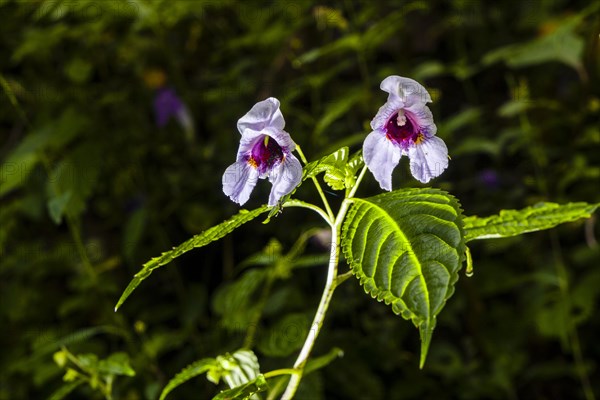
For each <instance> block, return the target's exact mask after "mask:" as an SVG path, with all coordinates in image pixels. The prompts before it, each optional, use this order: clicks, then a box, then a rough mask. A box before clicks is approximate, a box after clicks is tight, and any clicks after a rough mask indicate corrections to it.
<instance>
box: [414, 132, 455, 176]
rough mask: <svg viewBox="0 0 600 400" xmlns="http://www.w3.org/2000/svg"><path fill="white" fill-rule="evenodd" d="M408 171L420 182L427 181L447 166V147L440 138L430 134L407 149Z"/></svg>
mask: <svg viewBox="0 0 600 400" xmlns="http://www.w3.org/2000/svg"><path fill="white" fill-rule="evenodd" d="M408 157H409V158H410V172H411V173H412V175H413V176H414V177H415V178H416V179H417V180H418V181H420V182H422V183H427V182H429V181H430V180H431V178H435V177H436V176H439V175H440V174H441V173H442V172H444V170H445V169H446V168H447V167H448V148H447V147H446V144H445V143H444V141H443V140H442V139H440V138H439V137H437V136H432V137H430V138H428V139H424V141H423V142H421V143H420V144H416V145H414V146H412V147H410V148H409V149H408Z"/></svg>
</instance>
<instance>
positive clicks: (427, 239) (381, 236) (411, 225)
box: [342, 189, 465, 367]
mask: <svg viewBox="0 0 600 400" xmlns="http://www.w3.org/2000/svg"><path fill="white" fill-rule="evenodd" d="M353 202H354V204H353V205H352V207H351V208H350V210H349V212H348V215H347V217H346V220H345V222H344V226H343V232H342V247H343V251H344V254H345V256H346V259H347V260H348V263H349V264H350V267H351V268H352V272H353V273H354V275H355V276H356V277H357V278H358V279H359V280H360V283H361V284H362V285H363V286H364V289H365V291H366V292H367V293H369V294H370V295H371V296H372V297H374V298H377V300H379V301H385V303H386V304H389V305H391V306H392V310H393V311H394V312H395V313H396V314H399V315H402V317H404V318H405V319H410V320H412V321H413V323H414V324H415V326H416V327H417V328H419V331H420V334H421V362H420V364H421V367H422V366H423V363H424V361H425V357H426V355H427V349H428V347H429V342H430V340H431V335H432V332H433V329H434V327H435V318H436V315H437V314H438V313H439V312H440V310H441V309H442V308H443V306H444V304H445V302H446V299H448V298H449V297H450V296H451V295H452V293H453V291H454V283H455V282H456V280H457V279H458V270H459V268H460V265H461V262H462V260H463V257H464V254H465V244H464V238H463V233H462V221H461V209H460V205H459V203H458V201H457V200H456V199H455V198H454V197H452V196H451V195H449V194H448V193H446V192H443V191H441V190H437V189H403V190H396V191H394V192H390V193H385V194H381V195H378V196H374V197H370V198H366V199H353Z"/></svg>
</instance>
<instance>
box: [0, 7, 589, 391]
mask: <svg viewBox="0 0 600 400" xmlns="http://www.w3.org/2000/svg"><path fill="white" fill-rule="evenodd" d="M598 4H600V3H598V2H590V1H589V0H573V1H566V0H557V1H543V2H533V1H526V2H514V1H507V0H500V1H497V2H490V3H487V2H485V3H484V2H474V1H464V0H451V1H440V0H433V1H429V2H423V1H420V0H408V1H406V2H401V3H400V2H391V1H389V2H352V1H349V2H336V3H335V4H334V3H330V4H328V5H324V4H323V2H316V1H312V0H309V1H298V2H272V1H250V2H235V1H231V0H224V1H180V0H175V1H174V0H152V1H97V0H78V1H70V0H56V1H55V0H35V1H18V0H0V59H1V60H2V62H1V64H2V66H1V67H0V69H1V71H0V125H1V126H2V134H0V159H1V160H2V161H1V162H0V294H1V295H0V297H1V299H0V326H2V328H3V332H4V334H3V335H0V348H1V349H2V351H0V371H1V373H0V400H13V399H44V398H49V397H50V396H52V395H53V394H54V393H59V394H60V393H63V394H62V395H61V396H65V395H66V391H68V390H69V387H70V385H71V384H76V383H77V382H78V381H77V380H75V381H72V382H63V381H62V376H64V375H65V374H66V371H65V370H64V369H62V368H60V367H58V366H57V364H56V363H55V362H54V361H53V357H52V355H53V353H54V352H57V351H58V350H60V348H61V346H66V347H68V348H69V351H71V352H72V353H73V354H96V355H97V357H98V358H99V359H104V358H105V357H106V356H107V355H109V354H111V353H112V352H126V353H127V354H129V356H130V358H131V367H132V368H133V369H134V370H135V371H136V376H135V377H129V376H119V377H117V378H116V379H115V381H114V382H113V393H112V394H113V399H114V400H120V399H156V398H158V397H159V395H160V391H161V389H162V386H163V385H164V384H165V383H166V382H165V381H164V377H170V376H172V375H174V373H175V372H176V371H180V370H181V369H182V368H183V367H185V366H186V365H189V364H191V363H192V362H193V361H194V360H200V359H204V358H207V357H214V356H215V354H224V353H225V352H227V351H231V350H232V349H237V348H240V347H241V346H242V345H243V342H246V341H248V343H251V344H250V345H249V348H252V349H253V350H254V351H256V352H257V354H258V355H259V357H260V360H261V367H262V368H263V369H265V368H266V369H267V370H269V369H270V368H273V367H276V368H278V367H279V366H281V365H283V364H286V365H288V360H290V359H289V358H286V359H281V358H276V357H271V356H267V355H265V354H263V353H261V351H260V349H259V348H258V347H259V345H260V346H262V343H261V339H262V338H263V335H265V336H268V335H270V334H271V332H273V330H272V328H273V327H274V326H276V325H278V324H279V322H280V321H283V320H285V318H286V317H287V316H288V315H302V314H304V315H306V316H308V317H310V316H311V315H312V314H313V313H314V307H315V305H316V304H317V303H318V301H319V298H320V296H321V288H322V283H323V279H324V266H325V265H327V263H328V260H329V255H328V254H324V251H326V250H327V248H328V247H329V242H330V237H329V236H328V235H327V232H326V231H325V230H321V231H320V232H316V233H314V236H310V237H309V238H308V239H307V241H306V246H304V247H303V248H301V250H299V252H298V253H297V254H296V256H295V257H293V258H288V257H287V254H288V253H290V252H291V247H290V246H292V247H293V245H292V244H293V243H294V241H295V240H296V239H297V238H298V236H299V235H301V234H302V233H304V232H307V231H308V230H310V228H312V227H314V226H315V224H319V223H320V222H318V220H317V218H318V217H317V216H316V215H315V214H313V213H310V212H309V213H308V214H307V213H305V212H304V211H305V210H299V209H294V210H288V209H286V210H285V211H286V212H285V213H282V214H279V213H280V211H281V208H279V207H273V208H272V210H271V213H272V214H271V213H269V214H271V216H272V217H275V215H277V217H276V218H272V221H273V222H276V223H273V224H270V225H269V226H268V232H267V229H266V228H267V227H265V226H263V225H260V224H252V227H251V229H250V227H249V225H248V226H244V227H241V230H240V231H239V233H235V234H232V235H228V236H226V237H224V238H223V240H222V241H220V242H219V243H218V244H214V245H212V246H206V247H204V248H203V250H202V251H199V252H188V253H186V254H185V255H184V256H182V257H178V258H177V259H176V260H175V262H176V263H177V265H178V267H181V268H165V270H164V272H163V273H161V274H158V275H157V274H154V275H153V276H152V278H153V279H152V280H150V281H149V282H147V285H148V291H146V292H145V294H143V295H142V294H140V293H138V294H137V295H136V296H132V297H131V298H129V299H128V300H127V301H128V307H126V308H125V307H123V308H121V309H120V312H119V313H114V312H113V309H114V303H115V299H116V297H118V296H119V294H120V292H121V291H122V289H123V288H124V287H126V286H127V284H128V283H129V281H130V280H131V277H132V275H133V274H134V273H135V272H137V270H138V269H139V268H138V267H137V266H139V265H141V264H142V263H143V262H145V261H147V260H148V259H150V257H152V256H154V255H157V254H160V253H161V252H162V251H164V250H165V249H170V248H172V246H176V245H178V244H180V243H182V242H184V241H185V240H186V239H187V238H189V237H191V236H193V235H194V234H196V233H198V232H202V231H205V230H206V229H209V228H210V227H212V226H214V225H217V224H218V223H219V222H221V221H223V220H225V219H226V218H229V216H230V215H233V214H235V213H236V212H237V210H238V209H239V207H238V206H237V205H235V204H232V203H230V202H229V201H228V200H227V198H226V197H225V196H224V195H223V193H222V192H221V190H220V187H221V178H222V173H223V170H224V169H225V167H226V166H227V165H229V164H231V162H232V161H233V159H234V158H235V153H236V150H237V146H238V142H237V139H236V138H237V137H238V133H237V131H236V129H235V123H236V120H237V119H238V118H239V117H240V116H242V115H243V114H244V113H245V112H246V111H248V108H249V106H251V105H252V104H254V103H255V102H256V101H257V100H261V99H264V98H265V97H268V96H275V97H278V98H279V99H280V100H281V103H282V111H283V112H284V116H285V119H286V130H287V131H288V132H290V134H291V135H292V138H293V139H294V141H295V142H296V143H298V144H300V145H301V146H302V149H303V150H304V152H305V153H306V155H307V157H309V160H310V161H312V160H315V159H318V157H317V156H318V155H319V156H321V155H328V154H331V153H333V152H334V151H335V150H337V149H339V148H340V147H342V146H346V147H348V148H349V151H350V153H349V154H350V155H351V154H353V153H354V152H356V151H357V150H359V148H360V147H361V145H362V142H363V140H364V137H365V135H366V134H367V133H368V132H369V131H370V127H369V121H370V120H371V119H372V118H373V115H374V114H375V112H376V111H377V108H378V107H379V106H381V100H382V99H383V97H382V96H384V94H383V92H381V91H380V90H379V87H378V85H379V82H380V81H381V79H383V78H384V77H385V76H388V75H390V74H400V75H403V76H409V77H412V78H414V79H417V80H418V81H419V82H421V83H423V85H425V86H426V87H427V88H428V90H429V91H430V93H431V94H432V97H433V99H434V102H433V103H431V104H430V107H431V110H432V112H433V115H434V118H435V123H436V125H437V127H438V135H439V136H440V137H441V138H443V139H444V141H445V142H446V143H447V145H448V148H449V151H450V155H451V156H452V160H451V161H450V167H449V168H448V170H447V171H446V172H445V173H444V174H443V175H442V176H441V177H439V178H437V179H436V180H435V181H433V183H432V185H434V186H436V187H440V188H443V189H444V190H446V191H448V192H450V193H453V194H454V195H455V196H456V197H457V198H459V199H460V200H461V204H462V205H463V207H464V208H465V209H466V210H467V214H469V215H480V216H489V215H492V214H496V213H498V212H499V210H500V209H509V210H510V209H514V210H519V209H521V208H523V207H525V206H527V205H531V204H536V203H539V202H542V201H548V200H550V201H553V202H556V203H557V204H568V203H570V202H580V201H585V202H587V203H589V204H597V203H598V202H600V192H599V191H598V190H597V187H598V181H599V179H600V167H599V166H600V151H599V150H598V146H599V144H600V130H599V127H598V119H599V111H600V92H599V91H598V88H600V84H599V83H600V80H599V79H600V70H599V68H598V65H600V55H599V54H598V51H597V37H598V29H597V14H598ZM161 76H162V78H163V79H164V82H163V83H162V84H161V83H160V77H161ZM162 85H165V86H168V87H172V88H174V89H175V90H176V91H177V94H178V95H179V97H180V98H181V99H182V100H183V101H184V102H185V103H186V105H187V106H188V109H189V111H190V113H191V115H192V118H193V120H194V122H195V126H196V130H195V132H194V135H193V140H192V141H188V140H187V139H186V136H185V135H186V134H185V132H184V130H183V129H182V128H181V127H180V126H179V125H178V124H177V122H176V121H175V120H171V121H170V122H169V123H168V124H167V126H165V127H157V126H156V123H155V119H154V115H153V102H154V96H155V93H156V89H157V88H158V87H161V86H162ZM344 109H345V111H343V110H344ZM340 110H342V111H340ZM317 126H318V129H317ZM354 157H356V156H353V157H351V158H350V161H349V162H348V165H347V166H346V168H348V166H349V165H350V164H352V159H354ZM357 160H358V161H360V157H359V158H358V159H357ZM360 167H362V165H360V166H358V167H357V169H355V172H357V171H358V170H359V169H360ZM405 168H406V160H405V158H403V160H402V161H401V164H400V166H399V168H398V169H397V170H396V173H395V175H394V179H395V181H394V187H407V186H412V185H413V182H414V181H413V180H412V178H410V179H408V177H409V175H408V173H407V172H406V169H405ZM353 177H354V174H347V175H346V179H350V181H349V182H347V183H346V184H345V187H346V190H348V187H352V186H353V182H352V179H353ZM318 178H319V179H321V177H320V176H319V177H318ZM350 183H352V184H350ZM310 184H311V182H306V184H305V186H304V188H305V189H306V190H305V189H302V190H298V191H297V193H295V194H294V198H295V199H298V200H302V201H305V202H306V203H310V202H312V203H315V204H319V201H320V199H319V198H318V197H317V196H316V193H314V192H312V191H311V190H310V188H309V187H308V186H309V185H310ZM268 187H269V185H268V183H267V182H265V181H260V182H259V184H258V185H257V188H256V190H255V192H254V194H253V196H252V198H251V199H250V201H249V203H248V206H247V207H248V208H249V209H252V208H256V207H258V206H259V205H260V204H262V202H264V201H265V199H266V198H267V197H266V196H267V195H268ZM376 193H379V186H378V185H377V184H376V183H375V182H374V181H373V179H372V177H371V176H370V174H366V176H365V179H364V180H363V183H362V185H361V187H360V189H359V192H358V195H359V196H363V197H367V196H371V195H373V194H376ZM342 195H343V193H340V192H336V193H331V192H326V196H327V197H328V199H329V201H330V202H331V205H332V208H334V209H335V206H336V205H337V204H338V203H339V202H340V201H341V199H342ZM265 215H267V214H265ZM469 218H471V217H469ZM57 223H59V224H58V225H57ZM599 226H600V225H599V224H598V215H597V211H596V215H594V216H592V218H590V219H588V220H586V221H585V222H584V221H580V222H577V223H571V224H564V225H561V226H559V227H557V228H555V229H554V230H553V231H552V232H551V233H550V234H544V235H542V234H539V235H527V236H522V237H507V238H506V239H503V240H472V241H471V242H469V247H470V250H471V252H472V255H473V259H474V261H475V265H476V268H477V274H476V276H475V277H474V278H472V279H461V280H460V281H459V282H458V283H457V287H456V289H457V290H456V293H455V294H454V295H453V297H452V299H451V301H449V302H448V303H447V305H446V306H444V309H443V312H442V313H440V314H439V315H438V317H437V330H436V336H435V340H433V341H432V344H431V348H430V350H429V355H428V359H427V364H426V367H425V369H424V370H423V371H418V370H417V369H416V368H415V364H416V361H415V359H417V358H418V351H416V350H417V349H418V348H417V347H415V346H414V343H415V342H416V340H417V338H416V335H417V332H416V331H415V330H414V329H412V328H411V327H410V325H409V324H404V323H401V321H398V318H397V316H395V315H394V314H393V313H390V312H389V310H388V309H387V308H386V307H385V306H384V305H383V304H379V303H377V302H375V301H373V300H372V299H371V298H369V296H364V295H363V293H362V292H363V290H362V288H361V287H360V286H359V285H356V284H353V283H352V282H351V281H348V282H345V283H344V284H342V285H341V286H339V288H338V289H337V290H336V293H335V295H334V297H333V299H332V302H331V306H330V310H329V312H328V317H327V321H326V324H325V329H324V330H323V332H322V333H321V334H320V336H319V340H318V341H317V347H316V348H315V349H314V350H315V351H314V352H313V357H315V358H314V359H310V360H309V362H308V364H307V370H308V369H309V367H310V365H311V362H312V361H314V360H317V359H318V356H319V355H321V354H324V353H325V352H326V351H328V350H329V349H330V348H332V347H334V346H337V347H339V348H342V349H343V350H344V359H343V360H340V361H338V362H335V364H331V366H330V367H328V368H323V369H320V370H317V371H314V372H313V373H310V374H309V375H307V376H306V378H305V379H303V382H302V385H301V387H300V389H299V392H298V396H297V398H310V399H325V398H334V399H335V398H343V399H349V400H362V399H363V398H364V397H365V393H368V394H369V396H370V397H371V398H372V399H374V400H377V399H390V400H396V399H399V398H401V399H403V400H406V399H423V398H447V397H453V398H465V399H479V398H486V399H493V400H496V399H498V400H500V399H507V398H511V399H514V398H525V399H534V400H539V399H544V398H569V399H570V398H587V399H591V398H592V397H591V396H590V391H591V392H592V396H593V394H594V392H595V395H596V397H598V394H599V393H600V380H598V379H596V376H597V373H598V369H597V365H595V364H594V361H595V360H598V359H600V349H599V348H598V346H597V345H596V342H597V336H598V335H597V333H598V332H599V331H600V319H599V318H596V316H597V309H598V307H597V306H598V290H597V287H598V285H599V284H600V283H599V280H598V279H599V278H598V277H599V274H598V268H597V264H598V259H600V247H599V246H598V245H597V243H598V237H600V236H599V235H600V232H599V230H598V229H599ZM274 237H275V238H277V240H278V242H279V243H280V250H281V251H280V253H272V254H274V255H273V256H271V255H270V253H268V251H270V250H267V249H266V247H267V246H265V244H266V243H268V242H269V241H270V240H271V239H272V238H274ZM78 244H79V245H78ZM82 249H83V252H82V251H81V250H82ZM257 249H263V250H261V251H260V252H259V253H256V251H257ZM283 249H290V251H289V252H288V253H286V251H285V250H283ZM252 255H254V256H256V258H254V259H253V260H251V258H252ZM86 259H87V260H88V261H89V263H86V261H85V260H86ZM275 259H276V260H277V261H276V262H275V261H274V260H275ZM246 261H248V263H246ZM250 261H254V263H250ZM88 264H89V265H88ZM275 264H277V267H275ZM86 265H88V267H89V268H88V267H86ZM248 267H252V269H253V270H254V269H256V270H268V273H267V275H268V277H269V278H270V277H272V276H278V278H276V279H275V280H273V283H272V287H271V288H270V289H269V290H268V295H267V296H266V299H267V300H266V302H265V307H264V308H263V309H262V311H261V312H258V310H256V311H257V316H256V318H258V319H257V321H258V323H257V324H256V327H257V331H256V332H255V333H256V334H255V335H254V339H255V340H249V339H248V338H247V337H248V336H252V335H249V334H248V331H245V330H244V329H237V330H230V329H229V328H227V327H226V326H225V325H224V324H223V320H224V319H226V318H227V316H226V315H225V314H223V315H221V314H218V313H215V312H214V311H215V310H214V309H213V308H211V307H212V306H213V305H214V300H215V299H214V296H215V294H216V293H217V292H219V291H220V289H218V288H220V287H224V286H227V285H228V284H231V283H234V282H235V281H236V280H238V279H243V278H244V272H243V271H246V269H247V268H248ZM305 267H310V268H305ZM340 268H341V270H342V271H343V269H344V265H343V263H342V264H341V265H340ZM90 271H92V273H89V272H90ZM248 271H250V269H248ZM286 274H287V275H286ZM269 278H267V279H264V280H263V281H262V282H263V283H262V285H264V286H263V287H260V286H259V288H258V290H257V291H255V292H254V293H253V294H252V297H251V299H250V301H248V302H247V303H246V304H248V305H249V306H250V307H252V306H254V305H255V304H254V301H255V300H257V299H258V300H259V301H260V299H261V297H262V292H263V289H264V287H265V286H266V284H267V283H268V282H269V281H270V279H269ZM578 349H579V351H577V350H578ZM290 358H291V357H290ZM290 362H291V360H290ZM69 365H70V364H69ZM71 367H73V365H70V366H69V368H71ZM71 369H72V370H74V371H76V370H77V368H71ZM263 372H264V371H263ZM305 372H306V370H305ZM585 373H587V375H588V377H589V379H588V381H589V386H591V390H590V388H586V387H585V384H584V382H585V379H584V378H585ZM266 374H267V373H266V372H265V375H266ZM266 376H269V375H266ZM281 380H283V381H287V380H288V377H287V376H280V377H279V378H274V379H271V378H268V381H269V386H270V388H269V396H271V394H272V393H275V392H277V390H276V389H277V388H276V387H275V386H276V384H277V383H278V382H279V381H281ZM283 385H284V384H283ZM220 389H221V388H217V387H215V386H214V385H212V384H206V382H205V381H204V379H197V380H194V381H189V382H188V383H187V384H186V385H182V386H180V387H178V388H177V394H176V395H175V397H177V398H180V399H182V400H184V399H198V398H201V399H210V398H212V397H213V396H215V394H216V393H218V391H219V390H220ZM73 390H75V391H74V392H71V394H70V395H69V396H67V397H66V398H67V399H68V398H71V397H72V398H86V399H87V398H90V399H92V398H93V399H96V398H101V396H102V395H101V393H100V392H99V391H93V390H92V389H91V387H90V385H89V384H87V383H82V384H79V385H78V386H77V387H76V388H75V389H73ZM281 392H282V391H281V390H279V391H278V393H281ZM263 397H267V396H266V395H265V396H263Z"/></svg>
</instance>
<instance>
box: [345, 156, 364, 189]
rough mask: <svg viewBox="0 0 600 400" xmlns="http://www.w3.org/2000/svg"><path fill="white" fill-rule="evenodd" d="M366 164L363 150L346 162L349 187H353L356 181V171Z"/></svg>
mask: <svg viewBox="0 0 600 400" xmlns="http://www.w3.org/2000/svg"><path fill="white" fill-rule="evenodd" d="M364 165H365V160H364V159H363V156H362V150H359V151H357V152H356V153H355V154H354V155H353V156H352V158H350V161H348V163H347V164H346V179H345V185H346V187H347V188H352V187H353V186H354V184H355V183H356V173H357V172H358V170H360V169H361V168H362V167H363V166H364Z"/></svg>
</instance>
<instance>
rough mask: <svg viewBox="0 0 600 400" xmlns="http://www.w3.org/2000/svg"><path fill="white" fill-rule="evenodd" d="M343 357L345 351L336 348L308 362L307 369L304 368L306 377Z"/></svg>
mask: <svg viewBox="0 0 600 400" xmlns="http://www.w3.org/2000/svg"><path fill="white" fill-rule="evenodd" d="M343 356H344V351H343V350H342V349H340V348H339V347H334V348H333V349H331V350H330V351H329V353H327V354H325V355H322V356H320V357H317V358H313V359H310V360H308V362H307V363H306V367H304V375H308V374H310V373H311V372H314V371H316V370H319V369H321V368H324V367H326V366H327V365H329V364H330V363H331V362H333V361H334V360H336V359H337V358H341V357H343Z"/></svg>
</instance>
